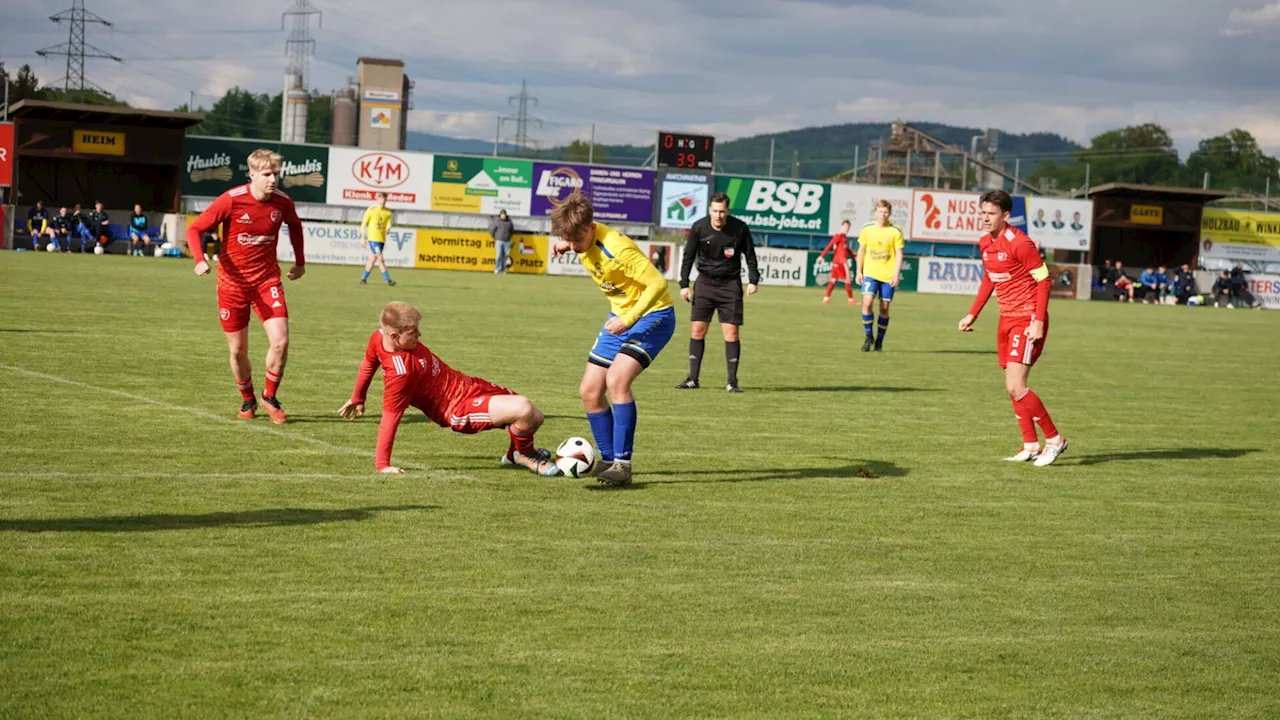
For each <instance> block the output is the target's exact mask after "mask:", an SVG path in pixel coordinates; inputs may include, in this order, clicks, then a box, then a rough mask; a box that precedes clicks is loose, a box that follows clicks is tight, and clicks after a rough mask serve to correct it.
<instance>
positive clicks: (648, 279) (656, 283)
mask: <svg viewBox="0 0 1280 720" xmlns="http://www.w3.org/2000/svg"><path fill="white" fill-rule="evenodd" d="M616 259H617V261H618V264H620V265H622V267H624V268H626V273H627V277H629V278H631V279H632V280H635V281H636V283H637V284H639V285H640V286H642V287H643V288H644V290H643V291H642V292H641V293H640V297H639V298H638V299H637V300H636V304H635V305H634V306H632V308H631V309H630V310H629V311H627V314H625V315H620V316H619V317H620V318H621V319H622V321H623V322H625V323H626V324H627V327H631V326H632V325H634V324H635V322H636V321H637V320H639V319H640V318H642V317H644V315H645V313H647V312H649V311H650V310H651V309H653V307H654V305H656V304H657V303H658V300H659V299H660V298H661V297H662V295H663V294H664V293H666V292H667V279H666V278H664V277H662V273H660V272H658V268H656V267H654V266H653V263H651V262H649V258H646V257H645V256H644V254H643V253H641V252H640V249H639V248H637V247H636V246H635V245H633V244H631V243H627V244H626V246H625V247H623V248H622V251H621V252H619V253H618V254H617V256H616Z"/></svg>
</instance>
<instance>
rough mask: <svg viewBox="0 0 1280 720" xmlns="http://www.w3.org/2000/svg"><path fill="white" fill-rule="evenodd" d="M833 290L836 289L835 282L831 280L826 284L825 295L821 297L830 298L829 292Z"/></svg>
mask: <svg viewBox="0 0 1280 720" xmlns="http://www.w3.org/2000/svg"><path fill="white" fill-rule="evenodd" d="M835 289H836V281H835V280H832V281H831V282H829V283H827V294H826V295H824V296H823V297H828V298H829V297H831V291H832V290H835ZM850 297H852V296H850Z"/></svg>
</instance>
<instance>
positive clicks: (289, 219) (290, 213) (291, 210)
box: [284, 200, 307, 265]
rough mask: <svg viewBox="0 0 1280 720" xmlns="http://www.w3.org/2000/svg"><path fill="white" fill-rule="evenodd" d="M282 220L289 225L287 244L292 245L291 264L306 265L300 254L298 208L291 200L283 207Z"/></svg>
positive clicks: (301, 238)
mask: <svg viewBox="0 0 1280 720" xmlns="http://www.w3.org/2000/svg"><path fill="white" fill-rule="evenodd" d="M284 222H285V225H287V226H288V227H289V244H290V245H292V246H293V264H294V265H306V264H307V260H306V258H305V257H303V254H302V245H303V243H302V240H303V235H302V221H301V220H299V219H298V209H297V208H296V207H294V205H293V201H292V200H290V201H289V207H287V208H285V209H284Z"/></svg>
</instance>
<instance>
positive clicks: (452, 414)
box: [449, 380, 516, 435]
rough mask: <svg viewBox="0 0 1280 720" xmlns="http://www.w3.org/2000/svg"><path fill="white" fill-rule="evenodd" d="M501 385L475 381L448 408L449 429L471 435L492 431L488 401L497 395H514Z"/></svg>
mask: <svg viewBox="0 0 1280 720" xmlns="http://www.w3.org/2000/svg"><path fill="white" fill-rule="evenodd" d="M515 394H516V393H515V392H513V391H511V390H508V389H506V388H504V387H502V386H501V385H494V384H493V383H491V382H489V381H487V380H476V382H475V384H474V385H472V386H471V388H470V391H469V392H468V393H467V394H465V395H464V396H462V397H460V398H458V399H457V400H455V401H454V402H453V404H452V405H450V406H449V428H450V429H452V430H453V431H454V432H456V433H463V434H464V435H473V434H475V433H478V432H484V431H485V430H492V429H493V427H494V426H493V422H492V420H491V419H490V418H489V401H490V400H492V399H493V398H495V397H497V396H499V395H515Z"/></svg>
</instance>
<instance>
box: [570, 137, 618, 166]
mask: <svg viewBox="0 0 1280 720" xmlns="http://www.w3.org/2000/svg"><path fill="white" fill-rule="evenodd" d="M564 159H565V162H576V163H585V162H587V161H588V160H590V161H591V162H595V163H604V162H608V160H609V153H608V152H607V151H606V150H605V148H604V146H603V145H600V144H597V145H596V146H595V147H594V148H592V146H591V144H590V143H585V142H583V141H581V140H574V141H573V142H571V143H569V145H568V147H566V148H565V149H564Z"/></svg>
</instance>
